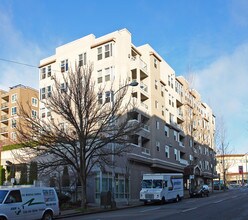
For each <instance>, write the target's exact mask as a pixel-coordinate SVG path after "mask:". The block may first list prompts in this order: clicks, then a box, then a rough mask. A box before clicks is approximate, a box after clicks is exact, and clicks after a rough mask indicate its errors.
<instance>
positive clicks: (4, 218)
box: [0, 187, 60, 220]
mask: <svg viewBox="0 0 248 220" xmlns="http://www.w3.org/2000/svg"><path fill="white" fill-rule="evenodd" d="M59 214H60V211H59V201H58V196H57V193H56V191H55V189H54V188H50V187H19V188H18V187H12V188H0V220H17V219H22V220H23V219H25V220H28V219H42V220H51V219H53V217H55V216H57V215H59Z"/></svg>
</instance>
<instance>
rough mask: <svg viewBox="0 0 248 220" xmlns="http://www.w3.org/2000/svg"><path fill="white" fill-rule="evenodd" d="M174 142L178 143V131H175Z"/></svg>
mask: <svg viewBox="0 0 248 220" xmlns="http://www.w3.org/2000/svg"><path fill="white" fill-rule="evenodd" d="M174 140H175V141H178V132H177V131H174Z"/></svg>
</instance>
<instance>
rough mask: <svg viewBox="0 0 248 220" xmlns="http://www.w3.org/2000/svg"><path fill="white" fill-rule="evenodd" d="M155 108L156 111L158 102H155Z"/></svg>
mask: <svg viewBox="0 0 248 220" xmlns="http://www.w3.org/2000/svg"><path fill="white" fill-rule="evenodd" d="M155 108H156V109H158V101H155Z"/></svg>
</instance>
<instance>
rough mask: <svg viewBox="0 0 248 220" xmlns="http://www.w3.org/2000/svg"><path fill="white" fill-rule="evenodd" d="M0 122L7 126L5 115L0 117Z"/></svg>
mask: <svg viewBox="0 0 248 220" xmlns="http://www.w3.org/2000/svg"><path fill="white" fill-rule="evenodd" d="M1 122H2V123H4V124H6V125H7V124H8V116H7V115H4V116H1Z"/></svg>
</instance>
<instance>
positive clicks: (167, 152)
mask: <svg viewBox="0 0 248 220" xmlns="http://www.w3.org/2000/svg"><path fill="white" fill-rule="evenodd" d="M164 151H165V157H166V158H170V147H169V146H167V145H165V148H164Z"/></svg>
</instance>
